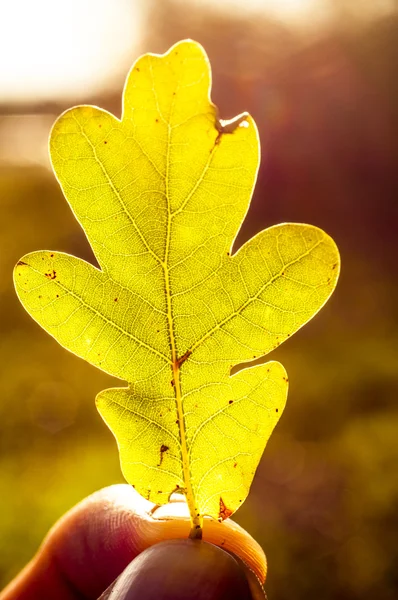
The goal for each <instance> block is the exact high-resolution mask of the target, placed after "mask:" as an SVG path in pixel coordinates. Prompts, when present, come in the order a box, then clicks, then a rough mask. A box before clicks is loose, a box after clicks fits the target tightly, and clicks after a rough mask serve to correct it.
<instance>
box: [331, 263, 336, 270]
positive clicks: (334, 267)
mask: <svg viewBox="0 0 398 600" xmlns="http://www.w3.org/2000/svg"><path fill="white" fill-rule="evenodd" d="M332 269H333V271H334V270H335V269H337V263H334V265H333V267H332Z"/></svg>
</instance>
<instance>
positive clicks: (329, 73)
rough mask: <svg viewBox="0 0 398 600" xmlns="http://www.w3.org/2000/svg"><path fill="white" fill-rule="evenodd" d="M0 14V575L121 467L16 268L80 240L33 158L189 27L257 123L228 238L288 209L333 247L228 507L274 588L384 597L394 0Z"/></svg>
mask: <svg viewBox="0 0 398 600" xmlns="http://www.w3.org/2000/svg"><path fill="white" fill-rule="evenodd" d="M0 33H1V35H0V214H1V216H0V330H1V335H0V365H1V373H0V396H1V400H0V490H1V493H0V587H1V586H2V585H4V584H5V583H6V582H7V581H8V580H9V579H10V578H11V577H12V576H13V575H15V573H16V572H17V571H18V570H19V569H20V568H21V567H22V566H23V564H24V563H25V562H26V561H27V560H28V559H29V558H30V557H31V555H32V553H33V552H34V551H35V550H36V548H37V546H38V544H39V543H40V540H41V539H42V537H43V536H44V534H45V533H46V531H47V530H48V528H49V527H50V525H51V524H52V523H53V522H54V521H55V520H56V519H57V518H58V517H59V516H60V515H61V514H62V513H63V512H64V511H65V510H67V509H68V508H69V507H71V506H72V505H73V504H74V503H76V502H77V501H79V500H80V499H81V498H83V497H84V496H86V495H87V494H89V493H91V492H93V491H94V490H96V489H97V488H99V487H102V486H106V485H109V484H111V483H115V482H120V481H122V476H121V473H120V468H119V463H118V453H117V448H116V444H115V442H114V440H113V437H112V435H111V433H110V432H109V431H108V429H107V428H106V426H105V425H104V423H103V422H102V420H101V418H100V417H99V415H98V414H97V412H96V409H95V406H94V397H95V394H96V393H97V392H98V391H100V390H102V389H104V388H105V387H108V386H110V385H112V379H111V378H110V377H108V376H106V375H104V374H101V373H100V372H99V371H97V370H96V369H95V368H93V367H91V366H89V365H88V364H85V363H84V362H83V361H81V360H79V359H78V358H76V357H74V356H73V355H71V354H69V353H68V352H66V351H64V350H63V349H62V348H61V347H60V346H58V345H57V343H56V342H55V341H53V340H52V339H51V338H50V337H49V336H48V335H47V334H45V333H44V331H42V330H41V329H40V328H39V327H38V326H37V325H36V324H35V323H34V322H33V321H32V320H31V319H30V317H28V315H27V314H26V313H25V312H24V310H23V309H22V307H21V306H20V304H19V302H18V299H17V297H16V295H15V293H14V289H13V285H12V269H13V266H14V264H15V263H16V261H17V260H18V259H19V258H20V257H21V256H22V255H23V254H24V253H26V252H29V251H32V250H38V249H56V250H62V251H66V252H70V253H72V254H76V255H78V256H80V257H83V258H85V259H88V260H90V259H92V254H91V251H90V249H89V247H88V243H87V242H86V240H85V237H84V235H83V233H82V230H81V229H80V227H79V225H78V224H77V222H75V220H74V218H73V216H72V213H71V211H70V209H69V208H68V206H67V203H66V202H65V200H64V199H63V197H62V194H61V192H60V189H59V187H58V185H57V183H56V181H55V178H54V176H53V175H52V173H51V170H50V165H49V160H48V156H47V138H48V134H49V130H50V127H51V124H52V123H53V121H54V120H55V118H56V116H57V115H59V113H60V112H61V111H63V110H64V109H66V108H68V107H70V106H72V105H74V104H78V103H90V104H92V103H94V104H97V105H99V106H101V107H104V108H106V109H108V110H111V111H112V112H114V113H115V114H116V115H117V116H119V115H120V106H121V92H122V88H123V82H124V77H125V75H126V73H127V71H128V69H129V67H130V66H131V64H132V62H133V61H134V60H135V59H136V58H137V57H138V55H139V54H141V53H142V52H147V51H152V52H164V51H166V50H167V49H168V47H169V46H170V45H171V44H173V43H174V42H176V41H178V40H179V39H183V38H187V37H191V38H193V39H195V40H197V41H199V42H201V43H202V44H203V45H204V47H205V48H206V50H207V52H208V54H209V57H210V60H211V64H212V68H213V79H214V85H213V94H212V97H213V100H214V102H215V103H216V104H217V105H218V106H219V108H220V114H221V117H223V118H230V117H233V116H234V115H236V114H237V113H240V112H242V111H244V110H248V111H250V113H251V114H252V115H253V117H254V118H255V120H256V121H257V123H258V126H259V130H260V137H261V143H262V154H263V160H262V165H261V170H260V173H259V179H258V184H257V187H256V191H255V194H254V199H253V202H252V206H251V209H250V212H249V215H248V217H247V220H246V222H245V223H244V225H243V228H242V230H241V232H240V235H239V238H238V243H237V246H238V245H240V244H241V243H242V242H243V241H245V240H246V239H248V238H249V237H250V236H252V235H253V234H254V233H256V232H257V231H259V230H260V229H262V228H264V227H267V226H269V225H273V224H275V223H279V222H283V221H297V222H308V223H311V224H314V225H318V226H320V227H322V228H324V229H325V230H326V231H327V232H328V233H329V234H330V235H332V236H333V237H334V239H335V240H336V242H337V243H338V245H339V247H340V251H341V255H342V274H341V279H340V283H339V285H338V287H337V290H336V292H335V294H334V296H333V298H332V299H331V301H330V302H329V303H328V304H327V306H326V307H325V308H324V309H323V310H322V311H321V313H320V314H319V315H318V316H317V317H316V318H315V319H314V320H313V321H312V322H311V323H310V324H308V325H307V326H306V327H305V328H304V329H303V330H302V331H300V332H299V333H297V334H296V335H295V336H294V337H293V338H292V339H291V340H289V341H288V342H287V343H285V344H284V345H283V346H282V347H280V348H279V349H278V350H277V351H275V352H274V353H273V354H272V358H273V359H278V360H280V361H281V362H282V363H283V364H284V365H285V367H286V368H287V371H288V373H289V379H290V394H289V399H288V405H287V409H286V412H285V414H284V415H283V418H282V420H281V422H280V424H279V425H278V427H277V430H276V432H275V433H274V434H273V436H272V437H271V440H270V442H269V445H268V447H267V449H266V452H265V454H264V457H263V460H262V461H261V464H260V467H259V469H258V472H257V475H256V477H255V481H254V484H253V487H252V491H251V493H250V495H249V497H248V499H247V500H246V502H245V504H244V506H243V507H242V509H241V510H240V511H239V512H238V513H237V514H236V520H237V521H238V522H239V523H240V524H242V525H243V526H244V527H246V528H247V529H248V531H250V533H252V535H254V537H256V538H257V540H258V541H259V542H260V543H261V544H262V546H263V548H264V550H265V552H266V554H267V556H268V561H269V576H268V580H267V584H266V589H267V592H268V595H269V598H270V600H291V599H292V598H295V599H297V600H308V599H313V598H322V599H323V600H329V599H336V598H339V599H340V600H357V599H368V598H377V600H392V599H394V598H397V596H398V472H397V471H398V470H397V466H398V405H397V398H396V396H397V387H398V386H397V383H398V347H397V339H398V335H397V334H398V318H397V286H398V284H397V279H396V276H395V273H396V262H397V258H398V253H397V251H398V239H397V234H396V228H397V216H398V215H397V191H398V190H397V183H398V182H397V179H398V168H397V167H398V164H397V162H398V137H397V126H398V75H397V64H398V2H397V0H369V1H367V0H274V1H272V0H245V1H244V2H241V1H239V0H236V1H235V2H234V1H232V0H223V1H221V0H217V2H216V1H212V0H206V1H204V0H202V1H199V0H197V1H195V0H190V1H188V0H185V1H184V2H183V1H182V0H181V1H178V0H158V1H156V0H150V1H149V0H148V1H145V0H142V1H141V2H140V1H139V0H136V1H134V0H67V1H61V0H59V1H57V2H54V0H36V1H35V2H34V3H33V2H30V0H25V1H23V0H14V1H13V2H4V3H3V2H1V24H0Z"/></svg>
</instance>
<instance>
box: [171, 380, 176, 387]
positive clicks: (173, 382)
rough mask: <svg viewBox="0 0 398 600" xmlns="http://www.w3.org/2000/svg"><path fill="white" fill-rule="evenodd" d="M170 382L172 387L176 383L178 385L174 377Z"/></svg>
mask: <svg viewBox="0 0 398 600" xmlns="http://www.w3.org/2000/svg"><path fill="white" fill-rule="evenodd" d="M170 383H171V387H175V385H176V382H175V381H174V379H172V380H171V381H170Z"/></svg>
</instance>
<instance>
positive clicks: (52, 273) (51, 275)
mask: <svg viewBox="0 0 398 600" xmlns="http://www.w3.org/2000/svg"><path fill="white" fill-rule="evenodd" d="M45 276H46V277H47V279H56V278H57V272H56V271H54V269H53V270H52V271H50V272H49V273H45Z"/></svg>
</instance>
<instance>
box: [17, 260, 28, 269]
mask: <svg viewBox="0 0 398 600" xmlns="http://www.w3.org/2000/svg"><path fill="white" fill-rule="evenodd" d="M27 266H28V263H26V262H23V260H19V261H18V262H17V267H27Z"/></svg>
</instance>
